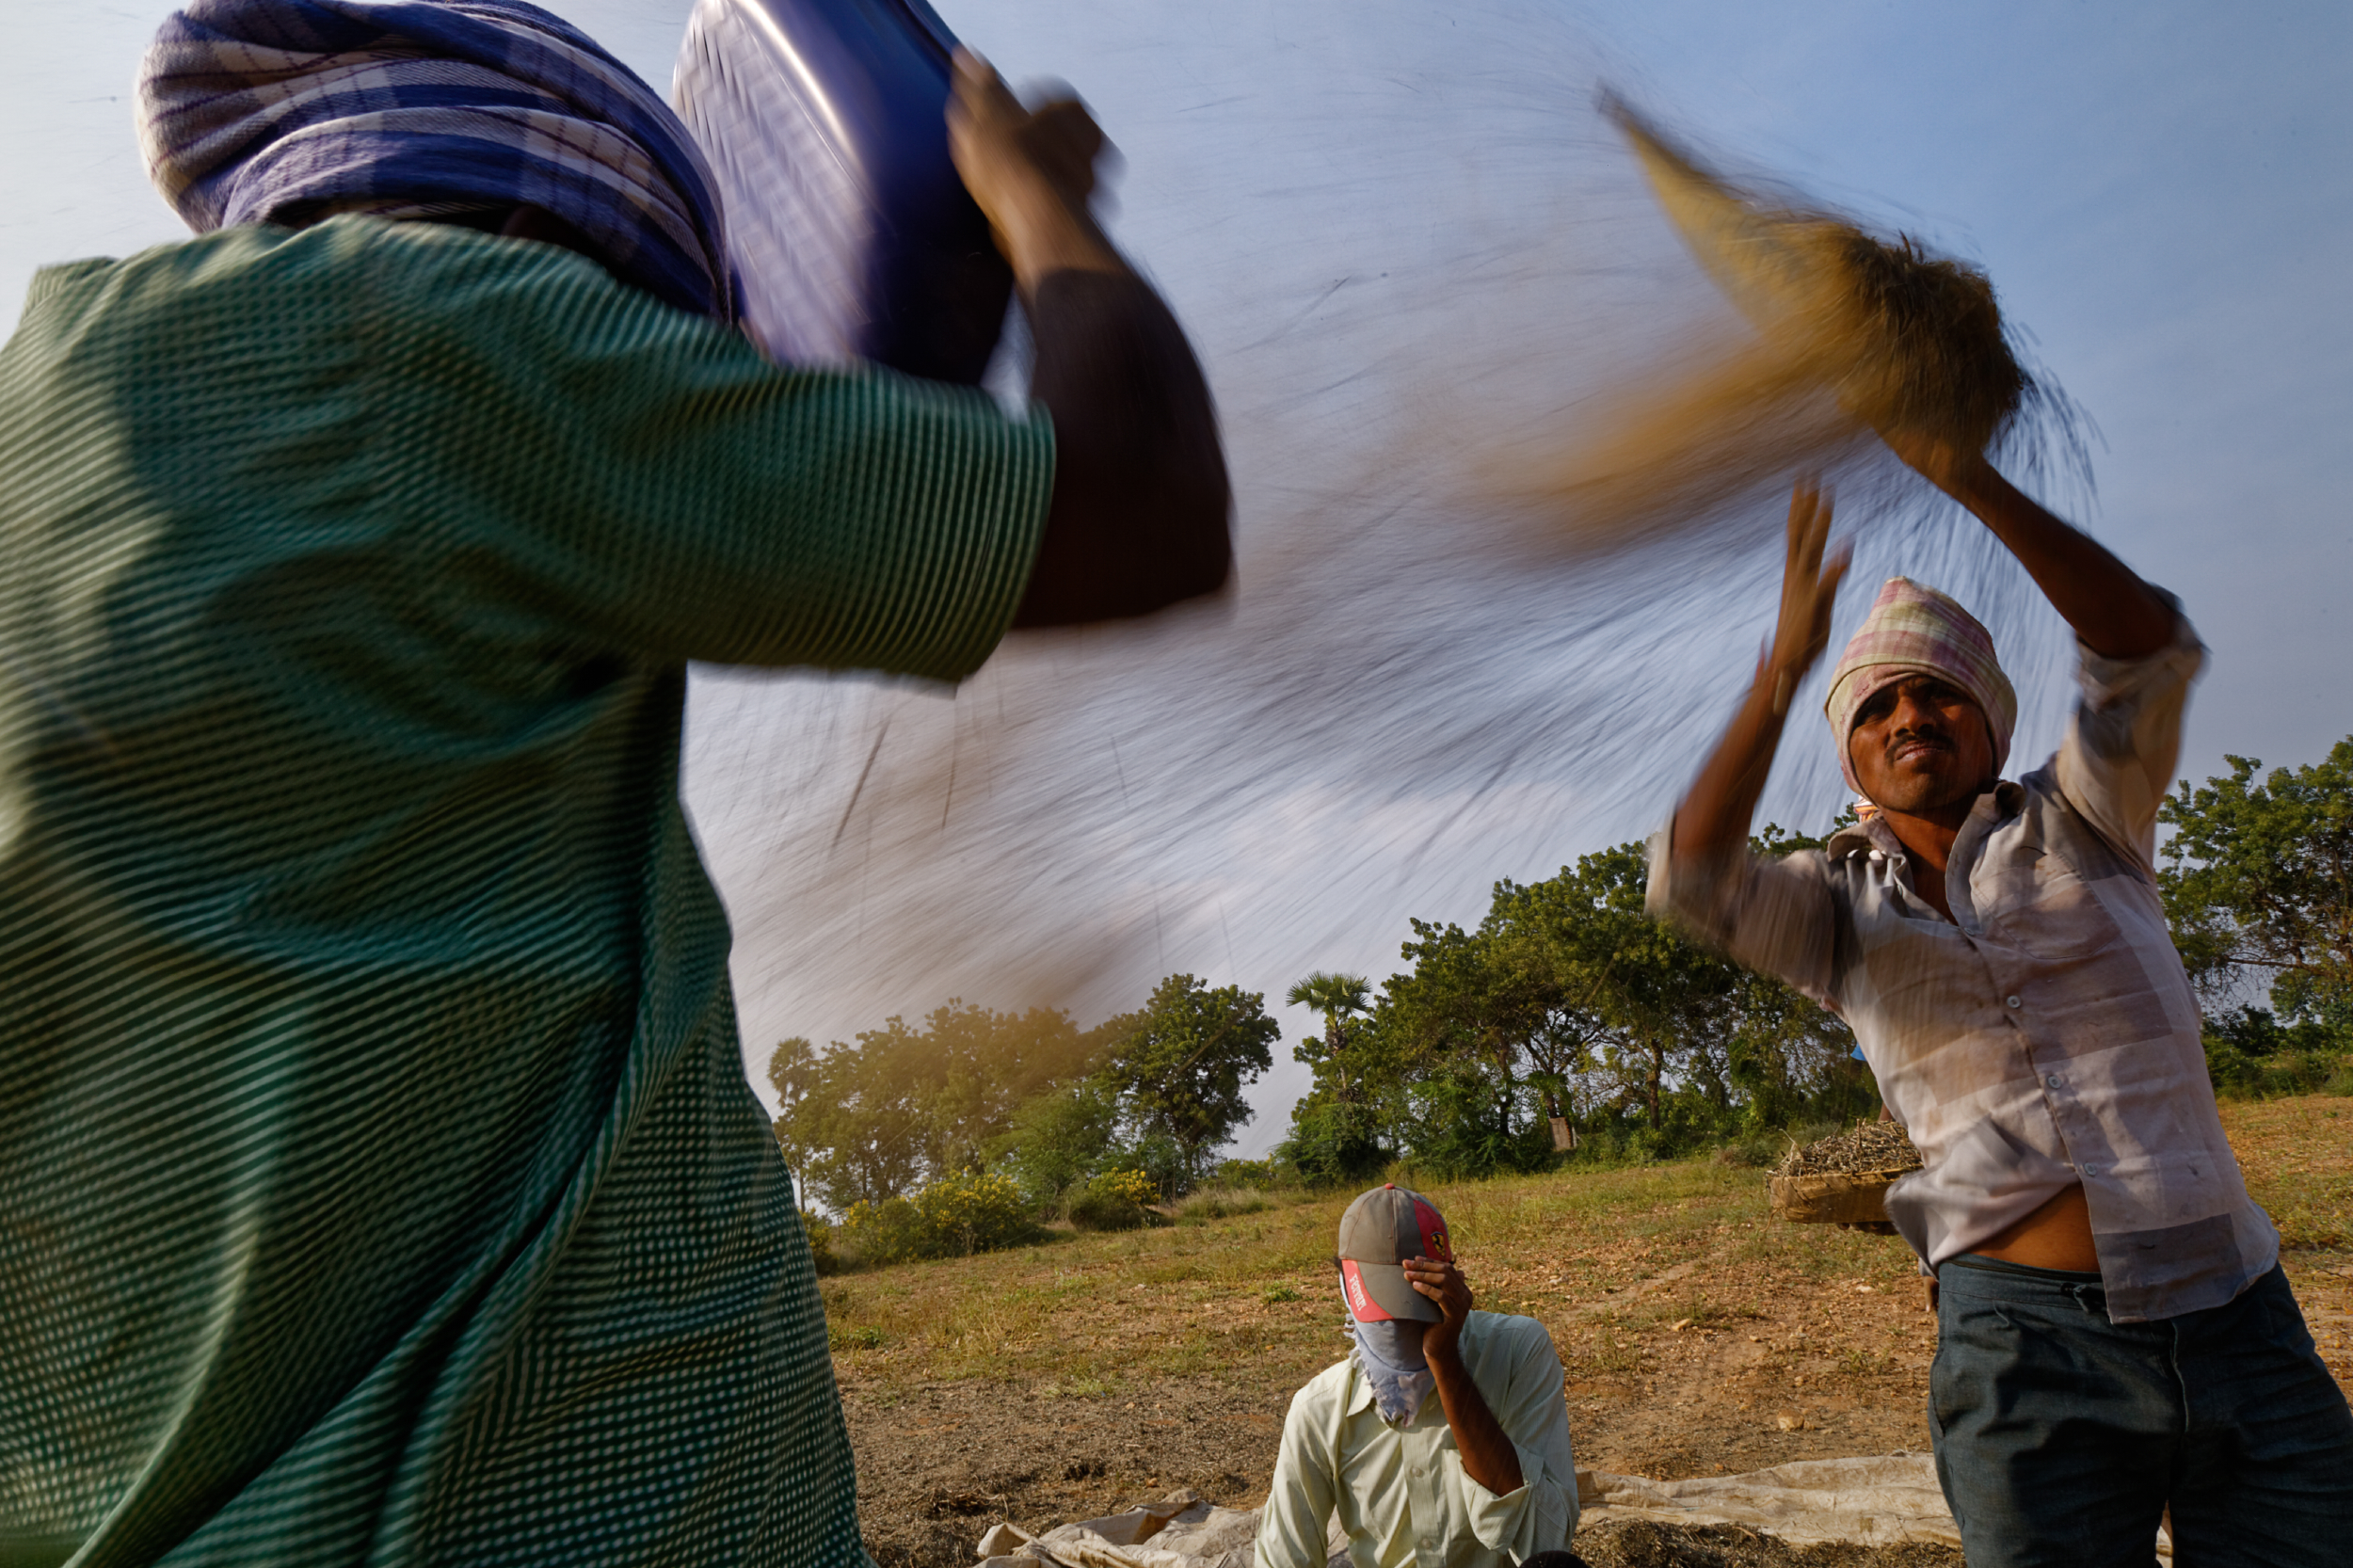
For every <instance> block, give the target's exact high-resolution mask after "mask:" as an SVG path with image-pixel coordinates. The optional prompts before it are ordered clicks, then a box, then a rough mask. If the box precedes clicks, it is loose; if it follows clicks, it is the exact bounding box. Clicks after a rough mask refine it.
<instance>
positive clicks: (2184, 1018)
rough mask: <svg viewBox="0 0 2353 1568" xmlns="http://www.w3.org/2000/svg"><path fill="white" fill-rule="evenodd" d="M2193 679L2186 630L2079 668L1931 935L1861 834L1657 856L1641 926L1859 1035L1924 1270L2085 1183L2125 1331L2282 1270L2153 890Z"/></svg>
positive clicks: (1957, 873)
mask: <svg viewBox="0 0 2353 1568" xmlns="http://www.w3.org/2000/svg"><path fill="white" fill-rule="evenodd" d="M2203 658H2204V650H2203V649H2202V648H2201V647H2200V645H2199V642H2198V639H2197V636H2196V634H2195V633H2194V632H2192V631H2191V630H2190V628H2189V626H2188V624H2187V622H2185V621H2179V622H2177V630H2176V634H2175V637H2174V640H2173V641H2172V643H2171V644H2169V646H2168V647H2166V648H2161V649H2159V650H2158V651H2157V652H2155V653H2153V654H2151V655H2149V656H2148V657H2146V658H2141V659H2105V658H2102V657H2100V656H2099V655H2097V654H2094V653H2092V652H2091V651H2090V650H2089V649H2085V650H2084V651H2083V656H2082V667H2081V676H2080V680H2081V686H2082V697H2081V701H2080V702H2079V704H2078V706H2077V708H2076V711H2075V713H2074V715H2073V719H2072V720H2071V722H2070V724H2069V726H2068V731H2067V736H2066V739H2065V741H2064V743H2063V744H2061V745H2060V747H2059V749H2058V753H2057V755H2056V756H2055V757H2053V758H2052V759H2051V760H2050V761H2049V762H2048V763H2046V764H2045V765H2044V766H2042V767H2041V768H2038V769H2037V770H2035V771H2034V772H2033V773H2030V774H2028V775H2026V776H2025V777H2024V778H2022V779H2019V780H2017V781H2016V782H2014V783H2013V782H2004V783H2000V784H1997V785H1996V786H1995V787H1994V788H1993V790H1992V791H1990V792H1987V793H1985V794H1984V795H1981V796H1979V797H1978V799H1977V803H1976V806H1975V808H1973V809H1972V811H1971V812H1970V815H1969V818H1968V821H1967V823H1966V824H1965V825H1964V826H1963V827H1962V828H1961V834H1960V837H1959V838H1958V839H1957V840H1955V841H1954V844H1953V848H1952V854H1951V857H1950V860H1949V863H1948V865H1947V869H1946V872H1945V896H1946V899H1947V900H1948V902H1949V903H1950V904H1951V905H1952V911H1953V918H1952V919H1951V920H1946V919H1945V917H1944V916H1943V915H1941V914H1939V913H1938V912H1937V911H1936V910H1935V909H1934V908H1933V907H1931V906H1930V905H1929V903H1928V902H1927V901H1926V900H1925V899H1923V898H1921V897H1920V896H1919V895H1918V894H1917V893H1916V892H1914V891H1913V886H1912V879H1913V866H1912V862H1911V858H1910V856H1909V854H1908V853H1907V852H1906V850H1905V849H1904V847H1903V844H1902V843H1901V842H1900V841H1899V840H1897V837H1896V835H1895V833H1894V832H1893V831H1892V830H1890V828H1889V827H1888V826H1887V824H1885V823H1884V822H1881V821H1869V822H1865V823H1863V824H1860V825H1859V826H1856V827H1852V828H1849V829H1847V830H1845V831H1843V832H1841V833H1839V834H1837V835H1835V836H1834V837H1833V838H1832V840H1830V842H1829V843H1828V844H1827V845H1826V846H1825V847H1824V848H1822V849H1820V850H1807V851H1802V852H1801V853H1799V854H1796V855H1792V856H1787V857H1785V858H1782V859H1762V858H1757V857H1754V856H1747V855H1745V854H1743V855H1739V856H1732V857H1727V858H1726V859H1725V860H1724V861H1722V862H1721V863H1719V864H1714V865H1710V864H1705V863H1701V862H1699V861H1697V860H1695V859H1692V858H1688V857H1686V858H1679V857H1677V856H1673V854H1672V853H1671V849H1670V844H1669V835H1667V834H1664V833H1662V834H1660V835H1659V836H1658V838H1657V840H1656V841H1655V842H1654V846H1653V855H1652V869H1651V881H1650V904H1651V907H1652V909H1653V910H1654V911H1656V912H1659V913H1664V914H1670V915H1673V917H1675V918H1676V919H1678V920H1682V921H1683V922H1685V923H1687V924H1689V925H1690V926H1691V927H1693V928H1695V929H1696V930H1697V931H1699V932H1700V933H1701V934H1702V935H1703V936H1707V937H1709V938H1711V939H1712V940H1714V941H1715V942H1717V943H1719V944H1720V945H1721V946H1722V947H1723V948H1724V949H1725V950H1726V951H1728V952H1730V953H1731V954H1732V956H1733V957H1735V958H1736V959H1737V960H1739V961H1740V962H1741V963H1743V964H1746V965H1748V966H1750V967H1751V968H1757V969H1762V970H1764V971H1766V972H1768V973H1770V974H1775V975H1778V976H1780V977H1781V978H1783V979H1784V980H1786V981H1788V982H1789V983H1790V984H1792V985H1795V986H1796V987H1797V988H1798V989H1800V990H1801V991H1803V992H1804V993H1805V994H1806V995H1808V996H1810V997H1813V998H1814V999H1816V1000H1818V1001H1820V1002H1822V1003H1823V1004H1824V1005H1826V1006H1829V1007H1833V1008H1835V1009H1836V1010H1837V1011H1838V1012H1839V1013H1840V1014H1841V1015H1842V1016H1844V1017H1845V1018H1846V1019H1847V1021H1848V1022H1849V1024H1850V1025H1851V1026H1853V1029H1854V1032H1855V1037H1856V1039H1857V1040H1858V1041H1859V1042H1860V1043H1861V1045H1862V1048H1863V1052H1864V1055H1865V1059H1867V1060H1868V1061H1869V1063H1870V1064H1871V1070H1872V1072H1873V1073H1874V1074H1876V1075H1877V1077H1878V1079H1879V1084H1880V1090H1881V1094H1882V1095H1883V1096H1885V1098H1886V1101H1887V1104H1888V1106H1889V1108H1890V1109H1891V1110H1892V1111H1893V1112H1894V1113H1895V1115H1896V1117H1897V1120H1898V1121H1900V1122H1902V1123H1903V1124H1904V1127H1905V1128H1906V1129H1907V1130H1908V1131H1909V1132H1910V1133H1911V1135H1912V1139H1913V1143H1914V1144H1918V1145H1919V1149H1920V1154H1921V1158H1922V1159H1923V1160H1924V1161H1925V1162H1926V1164H1925V1168H1924V1169H1923V1170H1921V1171H1920V1172H1918V1173H1917V1174H1915V1175H1913V1176H1908V1177H1906V1178H1905V1179H1903V1180H1902V1181H1900V1182H1898V1183H1897V1185H1896V1187H1895V1188H1894V1190H1893V1191H1892V1192H1890V1193H1889V1196H1888V1200H1887V1209H1888V1216H1889V1218H1891V1219H1892V1220H1894V1221H1895V1223H1896V1226H1897V1229H1898V1230H1900V1231H1901V1232H1902V1233H1903V1235H1904V1238H1905V1240H1908V1241H1910V1242H1911V1243H1912V1245H1913V1249H1914V1250H1915V1251H1916V1252H1918V1253H1919V1255H1920V1256H1921V1257H1922V1258H1923V1259H1924V1260H1926V1262H1927V1263H1928V1264H1929V1266H1930V1267H1931V1268H1933V1267H1934V1266H1936V1265H1937V1264H1940V1263H1942V1262H1944V1261H1945V1259H1946V1258H1948V1257H1952V1256H1956V1255H1958V1254H1961V1253H1965V1252H1968V1251H1970V1250H1971V1249H1972V1248H1974V1247H1976V1246H1977V1245H1979V1244H1981V1243H1983V1242H1984V1241H1986V1240H1989V1239H1991V1238H1992V1237H1993V1236H1994V1235H1995V1234H1997V1233H1998V1232H2000V1231H2002V1230H2003V1229H2005V1228H2007V1227H2008V1226H2009V1225H2010V1224H2014V1223H2016V1222H2017V1221H2019V1220H2021V1219H2024V1218H2025V1216H2027V1215H2029V1214H2031V1213H2033V1212H2034V1210H2035V1209H2036V1208H2039V1207H2041V1205H2042V1204H2043V1203H2044V1202H2046V1201H2048V1200H2049V1199H2050V1198H2052V1197H2053V1196H2055V1195H2057V1193H2059V1192H2063V1191H2064V1190H2065V1189H2067V1188H2068V1187H2070V1186H2072V1185H2074V1184H2076V1183H2078V1182H2080V1183H2081V1184H2082V1186H2083V1189H2084V1195H2085V1198H2086V1200H2087V1202H2088V1204H2089V1208H2090V1215H2091V1231H2092V1239H2093V1242H2094V1244H2095V1246H2096V1248H2097V1250H2098V1253H2099V1258H2100V1274H2101V1280H2102V1283H2103V1285H2104V1286H2105V1289H2106V1293H2107V1302H2108V1313H2109V1316H2110V1317H2111V1318H2113V1319H2114V1320H2116V1321H2119V1322H2137V1321H2143V1320H2153V1319H2161V1318H2170V1317H2174V1316H2177V1315H2179V1314H2181V1313H2185V1312H2193V1311H2197V1310H2199V1309H2201V1308H2203V1307H2209V1306H2217V1305H2219V1304H2222V1303H2224V1302H2228V1301H2230V1300H2231V1299H2232V1298H2233V1297H2234V1296H2236V1295H2237V1294H2238V1293H2239V1292H2240V1291H2241V1290H2242V1289H2244V1288H2246V1287H2247V1286H2248V1285H2249V1284H2250V1283H2251V1282H2253V1281H2254V1280H2255V1279H2257V1278H2259V1277H2260V1276H2262V1275H2263V1274H2264V1273H2265V1272H2268V1271H2269V1270H2270V1268H2271V1267H2272V1265H2273V1263H2274V1262H2275V1261H2276V1260H2277V1258H2278V1255H2279V1235H2278V1233H2277V1232H2276V1231H2274V1230H2273V1228H2272V1226H2271V1222H2270V1221H2269V1220H2268V1219H2267V1218H2265V1215H2264V1212H2263V1210H2262V1209H2260V1208H2257V1207H2256V1206H2255V1204H2254V1203H2253V1201H2252V1200H2250V1199H2249V1197H2248V1195H2247V1189H2246V1186H2245V1184H2244V1183H2243V1182H2242V1181H2241V1179H2240V1176H2239V1170H2238V1162H2237V1160H2236V1159H2235V1158H2234V1157H2233V1155H2232V1152H2231V1147H2230V1144H2228V1143H2227V1142H2226V1141H2225V1140H2224V1138H2223V1134H2222V1124H2221V1120H2220V1118H2219V1116H2218V1115H2217V1112H2216V1110H2215V1100H2214V1089H2213V1086H2212V1084H2211V1082H2210V1081H2209V1080H2208V1079H2207V1076H2206V1063H2205V1054H2204V1050H2203V1048H2202V1046H2201V1042H2200V1027H2199V1011H2198V1002H2197V999H2196V998H2195V997H2194V996H2193V995H2192V994H2191V991H2190V987H2189V981H2188V978H2187V976H2186V975H2185V973H2184V971H2183V968H2182V961H2181V957H2180V955H2179V954H2178V953H2177V952H2175V951H2174V948H2173V943H2172V940H2171V937H2170V936H2169V933H2168V930H2167V926H2166V919H2165V908H2164V905H2163V904H2162V902H2161V901H2160V899H2159V897H2158V892H2157V885H2156V877H2155V872H2154V869H2153V856H2154V854H2155V834H2156V817H2157V808H2158V807H2159V806H2160V805H2161V804H2162V803H2163V801H2164V799H2165V792H2166V790H2167V788H2168V786H2169V784H2170V782H2171V780H2172V776H2173V765H2174V760H2175V758H2176V755H2177V753H2178V751H2179V748H2180V737H2181V726H2182V712H2183V708H2184V706H2185V702H2186V701H2187V698H2188V694H2189V685H2190V682H2191V680H2193V679H2194V678H2195V677H2196V676H2197V674H2198V671H2199V668H2200V666H2201V663H2202V661H2203Z"/></svg>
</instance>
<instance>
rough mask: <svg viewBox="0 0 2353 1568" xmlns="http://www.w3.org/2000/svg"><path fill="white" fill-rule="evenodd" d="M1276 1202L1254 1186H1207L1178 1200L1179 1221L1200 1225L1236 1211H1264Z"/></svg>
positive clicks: (1248, 1212) (1240, 1212) (1229, 1217)
mask: <svg viewBox="0 0 2353 1568" xmlns="http://www.w3.org/2000/svg"><path fill="white" fill-rule="evenodd" d="M1273 1207H1274V1206H1273V1204H1271V1203H1269V1202H1268V1201H1267V1195H1266V1194H1265V1193H1264V1192H1259V1191H1258V1190H1257V1188H1255V1187H1223V1186H1221V1187H1204V1188H1202V1189H1201V1191H1199V1192H1193V1193H1190V1194H1188V1195H1187V1196H1185V1197H1183V1198H1180V1199H1178V1200H1177V1223H1178V1224H1188V1225H1197V1224H1206V1223H1208V1222H1209V1221H1210V1220H1225V1219H1231V1218H1232V1217H1233V1216H1235V1215H1237V1214H1261V1213H1264V1212H1265V1211H1266V1210H1268V1209H1270V1208H1273Z"/></svg>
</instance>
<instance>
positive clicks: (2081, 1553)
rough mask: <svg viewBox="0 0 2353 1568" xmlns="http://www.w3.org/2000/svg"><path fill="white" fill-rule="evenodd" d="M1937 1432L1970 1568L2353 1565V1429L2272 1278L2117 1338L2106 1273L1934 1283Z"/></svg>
mask: <svg viewBox="0 0 2353 1568" xmlns="http://www.w3.org/2000/svg"><path fill="white" fill-rule="evenodd" d="M1937 1279H1938V1287H1939V1289H1938V1296H1939V1301H1938V1306H1937V1330H1938V1336H1939V1338H1938V1343H1937V1350H1936V1365H1935V1368H1934V1369H1933V1371H1932V1372H1931V1373H1930V1376H1929V1424H1930V1425H1931V1427H1932V1428H1933V1429H1934V1431H1935V1434H1936V1438H1935V1441H1936V1473H1937V1479H1938V1480H1940V1481H1941V1482H1942V1483H1943V1484H1944V1488H1945V1500H1946V1501H1947V1502H1949V1503H1950V1504H1951V1505H1952V1509H1953V1516H1954V1518H1955V1519H1956V1520H1958V1521H1959V1523H1960V1525H1961V1544H1962V1546H1963V1548H1964V1549H1965V1551H1966V1552H1967V1554H1968V1559H1969V1568H2046V1565H2047V1568H2111V1565H2113V1568H2150V1564H2151V1563H2152V1562H2153V1560H2155V1556H2156V1549H2155V1548H2156V1534H2157V1524H2158V1521H2159V1518H2160V1517H2161V1516H2162V1515H2163V1514H2164V1512H2165V1511H2166V1509H2167V1507H2168V1506H2169V1505H2170V1507H2171V1509H2172V1512H2173V1521H2172V1533H2173V1552H2174V1556H2173V1561H2174V1564H2175V1568H2240V1565H2242V1564H2243V1565H2245V1568H2346V1565H2347V1564H2353V1411H2348V1410H2347V1409H2346V1407H2345V1396H2344V1395H2343V1394H2342V1393H2340V1392H2339V1391H2338V1388H2337V1385H2336V1382H2335V1380H2334V1379H2332V1378H2331V1377H2330V1376H2329V1369H2328V1368H2327V1366H2326V1365H2324V1364H2323V1363H2322V1361H2321V1359H2320V1355H2319V1352H2316V1351H2315V1350H2314V1349H2313V1337H2312V1335H2311V1334H2310V1333H2309V1332H2307V1331H2306V1329H2305V1327H2304V1315H2303V1313H2302V1312H2300V1311H2299V1310H2297V1304H2296V1297H2295V1294H2294V1293H2293V1292H2292V1291H2291V1290H2290V1289H2289V1288H2288V1282H2287V1276H2286V1275H2285V1274H2283V1273H2281V1272H2280V1271H2279V1270H2278V1269H2276V1268H2275V1269H2273V1270H2272V1271H2271V1272H2270V1273H2268V1274H2265V1276H2264V1277H2263V1278H2261V1279H2259V1280H2257V1281H2256V1282H2255V1283H2254V1284H2253V1285H2250V1286H2249V1287H2248V1288H2247V1289H2246V1290H2244V1291H2242V1292H2241V1293H2240V1294H2239V1297H2238V1299H2237V1300H2236V1301H2233V1302H2231V1303H2229V1304H2226V1305H2223V1306H2217V1307H2211V1308H2208V1309H2207V1310H2205V1311H2203V1312H2190V1313H2185V1314H2183V1315H2182V1316H2181V1317H2178V1318H2168V1319H2165V1320H2161V1321H2158V1322H2150V1323H2111V1322H2109V1321H2108V1318H2107V1304H2106V1299H2105V1296H2104V1295H2103V1293H2102V1292H2101V1289H2100V1278H2099V1276H2098V1275H2097V1274H2072V1273H2060V1272H2055V1271H2052V1270H2047V1269H2021V1268H2018V1267H2016V1266H2015V1265H2011V1264H2006V1263H1998V1262H1995V1261H1993V1260H1992V1259H1977V1258H1954V1259H1950V1260H1948V1261H1947V1262H1945V1264H1944V1265H1943V1266H1942V1268H1941V1269H1940V1270H1939V1271H1938V1275H1937Z"/></svg>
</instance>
